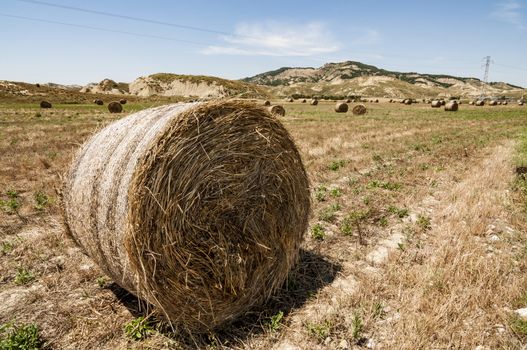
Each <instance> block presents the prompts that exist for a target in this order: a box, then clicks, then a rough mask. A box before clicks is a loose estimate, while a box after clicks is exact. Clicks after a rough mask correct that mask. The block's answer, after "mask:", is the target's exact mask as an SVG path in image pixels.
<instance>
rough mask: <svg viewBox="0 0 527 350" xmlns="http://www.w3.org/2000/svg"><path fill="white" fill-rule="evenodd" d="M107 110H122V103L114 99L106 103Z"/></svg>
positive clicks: (114, 111) (111, 111) (116, 111)
mask: <svg viewBox="0 0 527 350" xmlns="http://www.w3.org/2000/svg"><path fill="white" fill-rule="evenodd" d="M108 111H109V112H110V113H121V112H122V111H123V105H122V104H120V103H119V102H116V101H113V102H110V103H108Z"/></svg>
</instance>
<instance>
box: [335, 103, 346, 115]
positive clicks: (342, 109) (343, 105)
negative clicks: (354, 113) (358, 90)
mask: <svg viewBox="0 0 527 350" xmlns="http://www.w3.org/2000/svg"><path fill="white" fill-rule="evenodd" d="M347 111H348V104H347V103H345V102H337V104H336V105H335V112H337V113H346V112H347Z"/></svg>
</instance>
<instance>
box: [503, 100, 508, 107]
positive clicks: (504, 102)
mask: <svg viewBox="0 0 527 350" xmlns="http://www.w3.org/2000/svg"><path fill="white" fill-rule="evenodd" d="M501 104H502V105H503V106H506V105H508V104H509V102H507V101H503V102H502V103H501Z"/></svg>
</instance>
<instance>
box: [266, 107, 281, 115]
mask: <svg viewBox="0 0 527 350" xmlns="http://www.w3.org/2000/svg"><path fill="white" fill-rule="evenodd" d="M267 109H268V110H269V112H270V113H271V114H272V115H278V116H281V117H283V116H284V115H285V108H284V107H282V106H280V105H274V106H271V107H268V108H267Z"/></svg>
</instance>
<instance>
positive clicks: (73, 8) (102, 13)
mask: <svg viewBox="0 0 527 350" xmlns="http://www.w3.org/2000/svg"><path fill="white" fill-rule="evenodd" d="M15 1H19V2H25V3H29V4H35V5H42V6H49V7H55V8H61V9H65V10H71V11H77V12H85V13H91V14H95V15H100V16H107V17H114V18H121V19H127V20H131V21H138V22H144V23H150V24H158V25H163V26H169V27H175V28H181V29H188V30H194V31H200V32H205V33H213V34H221V35H228V36H237V37H246V38H250V37H249V36H245V35H240V34H235V33H229V32H225V31H221V30H216V29H210V28H203V27H196V26H189V25H185V24H179V23H173V22H164V21H159V20H155V19H149V18H142V17H134V16H128V15H121V14H118V13H111V12H105V11H99V10H91V9H87V8H82V7H76V6H70V5H61V4H56V3H52V2H47V1H39V0H15ZM253 39H256V38H253Z"/></svg>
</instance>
